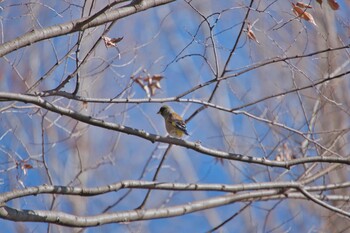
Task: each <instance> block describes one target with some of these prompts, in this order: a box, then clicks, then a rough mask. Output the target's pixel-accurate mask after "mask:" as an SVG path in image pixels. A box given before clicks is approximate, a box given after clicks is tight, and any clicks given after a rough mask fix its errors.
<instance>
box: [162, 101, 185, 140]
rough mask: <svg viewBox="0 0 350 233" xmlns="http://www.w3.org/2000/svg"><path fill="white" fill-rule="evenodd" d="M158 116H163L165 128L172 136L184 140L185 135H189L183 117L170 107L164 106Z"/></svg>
mask: <svg viewBox="0 0 350 233" xmlns="http://www.w3.org/2000/svg"><path fill="white" fill-rule="evenodd" d="M157 114H160V115H162V117H163V118H164V121H165V128H166V131H167V132H168V133H169V135H170V136H172V137H176V138H182V137H183V136H184V134H186V135H189V134H188V132H187V129H186V123H185V122H184V121H183V120H182V117H181V116H180V115H179V114H177V113H176V112H175V111H174V110H173V109H172V108H171V107H169V106H168V105H163V106H162V107H161V108H160V109H159V111H158V113H157Z"/></svg>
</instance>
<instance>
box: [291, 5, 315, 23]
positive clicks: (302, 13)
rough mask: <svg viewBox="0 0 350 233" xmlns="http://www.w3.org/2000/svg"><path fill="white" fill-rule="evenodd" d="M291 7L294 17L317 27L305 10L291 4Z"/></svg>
mask: <svg viewBox="0 0 350 233" xmlns="http://www.w3.org/2000/svg"><path fill="white" fill-rule="evenodd" d="M292 5H293V12H294V14H295V15H296V16H298V17H300V18H302V19H304V20H306V21H308V22H310V23H312V24H313V25H315V26H317V24H316V22H315V20H314V17H313V16H312V15H311V14H310V13H308V12H306V11H305V10H303V9H301V8H300V7H298V6H296V5H295V4H294V3H292Z"/></svg>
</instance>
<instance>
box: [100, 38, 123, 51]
mask: <svg viewBox="0 0 350 233" xmlns="http://www.w3.org/2000/svg"><path fill="white" fill-rule="evenodd" d="M123 38H124V37H118V38H110V37H108V36H102V40H103V42H104V43H105V46H106V47H107V48H110V47H115V46H116V45H117V43H118V42H120V41H121V40H122V39H123Z"/></svg>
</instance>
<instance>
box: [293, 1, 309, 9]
mask: <svg viewBox="0 0 350 233" xmlns="http://www.w3.org/2000/svg"><path fill="white" fill-rule="evenodd" d="M296 5H297V6H298V7H300V8H312V6H311V5H310V4H307V3H303V2H297V4H296Z"/></svg>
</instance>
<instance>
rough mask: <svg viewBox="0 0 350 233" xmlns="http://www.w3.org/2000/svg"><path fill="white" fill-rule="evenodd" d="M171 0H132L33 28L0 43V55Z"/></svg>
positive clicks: (170, 0)
mask: <svg viewBox="0 0 350 233" xmlns="http://www.w3.org/2000/svg"><path fill="white" fill-rule="evenodd" d="M173 1H175V0H142V1H132V2H131V3H130V4H129V5H126V6H123V7H120V8H118V9H115V10H111V11H109V12H104V13H103V14H102V13H100V14H99V15H98V16H94V15H93V16H92V17H84V18H80V19H77V20H73V21H69V22H67V23H63V24H58V25H55V26H51V27H47V28H43V29H40V30H33V31H30V32H27V33H26V34H24V35H22V36H20V37H17V38H15V39H13V40H11V41H8V42H6V43H4V44H2V45H0V57H3V56H4V55H6V54H8V53H10V52H13V51H15V50H17V49H19V48H23V47H25V46H28V45H31V44H33V43H35V42H38V41H42V40H45V39H49V38H54V37H57V36H62V35H66V34H69V33H73V32H77V31H83V30H85V29H87V28H92V27H96V26H99V25H102V24H105V23H108V22H111V21H115V20H118V19H121V18H124V17H126V16H129V15H132V14H135V13H138V12H140V11H144V10H147V9H149V8H152V7H156V6H160V5H163V4H167V3H170V2H173Z"/></svg>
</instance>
